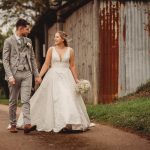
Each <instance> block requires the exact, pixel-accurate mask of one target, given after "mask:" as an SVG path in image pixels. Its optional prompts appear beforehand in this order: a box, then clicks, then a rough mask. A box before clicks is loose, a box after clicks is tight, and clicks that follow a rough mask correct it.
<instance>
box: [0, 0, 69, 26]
mask: <svg viewBox="0 0 150 150" xmlns="http://www.w3.org/2000/svg"><path fill="white" fill-rule="evenodd" d="M68 1H70V0H15V1H12V0H4V1H3V0H0V10H1V12H0V13H1V20H2V22H1V26H3V25H5V24H7V23H8V22H9V23H10V25H14V23H15V22H16V20H17V19H18V17H23V18H25V19H27V20H28V21H30V22H31V23H32V24H34V23H35V21H37V19H38V17H39V16H41V15H42V14H44V13H45V12H47V11H48V10H49V9H55V8H56V9H57V8H58V7H59V6H61V5H63V4H64V3H66V2H68Z"/></svg>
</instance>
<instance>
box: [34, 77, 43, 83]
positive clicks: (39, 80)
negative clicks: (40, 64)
mask: <svg viewBox="0 0 150 150" xmlns="http://www.w3.org/2000/svg"><path fill="white" fill-rule="evenodd" d="M41 82H42V78H41V77H40V76H39V77H36V78H35V83H36V84H40V83H41Z"/></svg>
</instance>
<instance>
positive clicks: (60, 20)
mask: <svg viewBox="0 0 150 150" xmlns="http://www.w3.org/2000/svg"><path fill="white" fill-rule="evenodd" d="M63 22H64V20H63V17H62V16H61V11H58V12H57V30H61V31H63Z"/></svg>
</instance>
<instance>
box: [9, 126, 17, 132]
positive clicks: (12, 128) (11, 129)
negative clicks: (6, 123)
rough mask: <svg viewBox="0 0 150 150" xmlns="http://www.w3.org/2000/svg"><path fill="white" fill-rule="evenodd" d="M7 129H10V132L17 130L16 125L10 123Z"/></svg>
mask: <svg viewBox="0 0 150 150" xmlns="http://www.w3.org/2000/svg"><path fill="white" fill-rule="evenodd" d="M9 131H10V132H11V133H17V132H18V130H17V129H16V126H15V125H11V127H10V128H9Z"/></svg>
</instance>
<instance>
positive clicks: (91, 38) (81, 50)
mask: <svg viewBox="0 0 150 150" xmlns="http://www.w3.org/2000/svg"><path fill="white" fill-rule="evenodd" d="M96 7H97V5H94V3H93V2H90V3H88V4H87V5H85V6H83V7H82V8H80V9H78V10H77V11H76V12H74V13H73V14H72V15H71V16H69V17H68V18H67V19H66V20H65V22H64V24H63V30H64V31H65V32H66V33H67V34H68V35H69V38H70V39H71V42H70V43H69V46H71V47H72V48H73V49H74V51H75V61H76V67H77V71H78V75H79V79H87V80H89V81H90V82H91V86H92V88H91V90H90V92H89V93H88V94H85V95H84V100H85V101H86V102H87V103H98V87H97V86H98V84H97V83H98V74H99V65H97V63H98V58H99V56H98V55H99V54H98V53H99V49H98V41H97V39H98V32H97V30H98V27H97V19H98V18H97V17H98V16H97V13H98V12H97V13H95V11H96ZM89 12H90V13H89ZM95 23H96V24H95ZM57 30H59V29H58V25H57V23H56V24H54V25H53V26H52V27H51V28H49V31H48V37H49V39H48V43H49V46H50V45H53V37H54V34H55V32H56V31H57Z"/></svg>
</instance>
